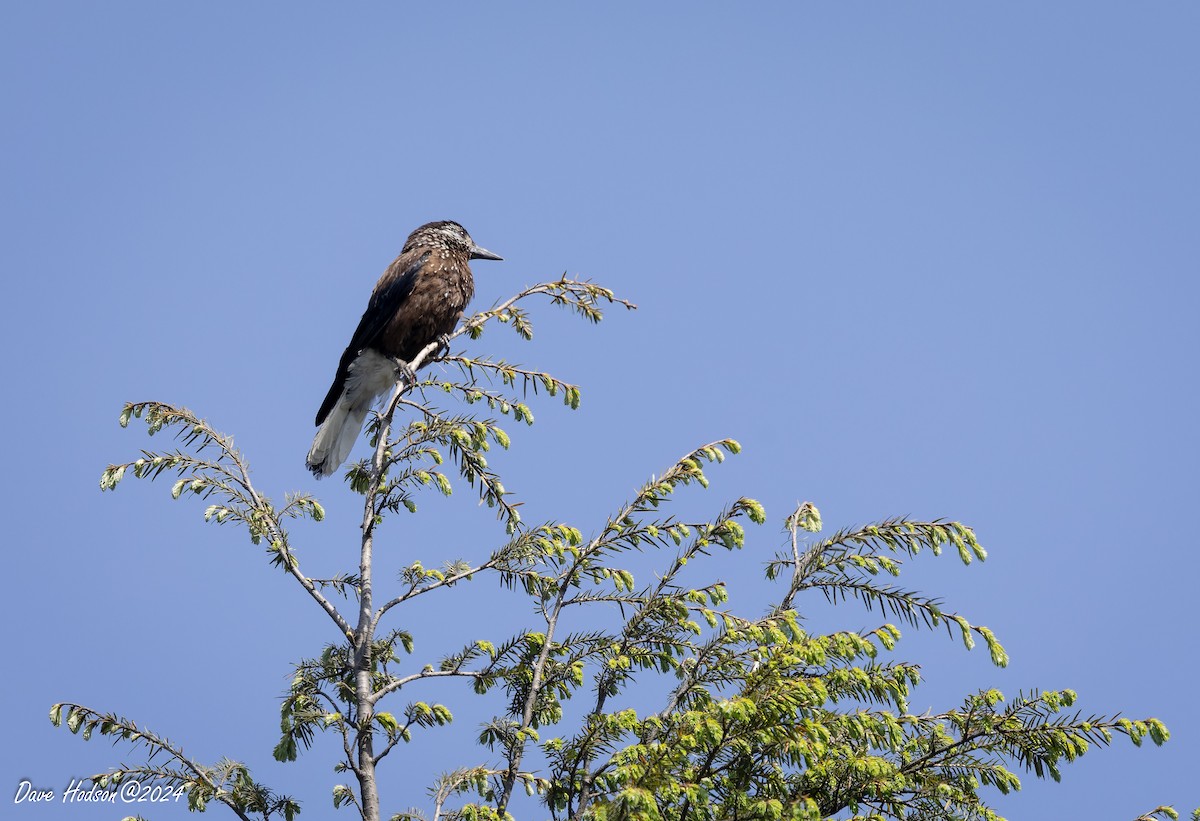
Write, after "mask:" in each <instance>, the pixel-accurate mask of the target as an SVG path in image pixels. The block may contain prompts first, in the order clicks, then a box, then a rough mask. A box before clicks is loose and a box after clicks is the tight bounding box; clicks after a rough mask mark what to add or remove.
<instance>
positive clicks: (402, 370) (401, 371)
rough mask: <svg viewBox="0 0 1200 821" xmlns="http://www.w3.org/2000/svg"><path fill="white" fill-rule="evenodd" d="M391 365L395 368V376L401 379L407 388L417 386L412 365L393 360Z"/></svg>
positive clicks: (415, 373) (400, 360)
mask: <svg viewBox="0 0 1200 821" xmlns="http://www.w3.org/2000/svg"><path fill="white" fill-rule="evenodd" d="M392 363H393V364H395V366H396V376H398V377H400V378H401V379H403V380H404V382H405V383H406V384H407V385H408V386H409V387H412V386H413V385H415V384H417V372H416V371H414V370H413V369H412V365H410V364H408V363H407V362H405V361H404V360H403V359H393V360H392Z"/></svg>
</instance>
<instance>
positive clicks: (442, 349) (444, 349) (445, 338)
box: [429, 334, 450, 360]
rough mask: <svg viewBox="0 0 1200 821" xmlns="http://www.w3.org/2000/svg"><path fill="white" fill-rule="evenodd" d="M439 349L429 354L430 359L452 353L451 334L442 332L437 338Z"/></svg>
mask: <svg viewBox="0 0 1200 821" xmlns="http://www.w3.org/2000/svg"><path fill="white" fill-rule="evenodd" d="M437 344H438V346H437V349H436V350H434V352H433V353H432V354H430V355H429V358H430V360H434V359H441V358H442V357H444V356H447V355H448V354H449V353H450V334H440V335H439V336H438V338H437Z"/></svg>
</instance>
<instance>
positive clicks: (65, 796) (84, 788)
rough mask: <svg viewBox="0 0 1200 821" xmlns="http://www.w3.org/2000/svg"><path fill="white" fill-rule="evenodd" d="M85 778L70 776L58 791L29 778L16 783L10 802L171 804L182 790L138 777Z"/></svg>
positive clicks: (176, 799) (180, 795)
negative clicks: (103, 783)
mask: <svg viewBox="0 0 1200 821" xmlns="http://www.w3.org/2000/svg"><path fill="white" fill-rule="evenodd" d="M89 784H90V779H87V778H72V779H71V783H70V784H68V785H67V788H66V789H65V790H63V791H62V792H61V793H58V792H55V791H54V790H47V789H45V788H42V787H35V786H33V782H32V781H30V780H29V779H27V778H26V779H22V781H21V783H19V784H17V792H16V794H15V795H13V803H14V804H34V805H36V804H52V803H53V804H171V803H174V802H176V801H178V800H179V799H180V798H182V797H183V796H184V795H186V793H185V792H184V789H183V787H164V786H162V785H160V784H145V783H142V782H141V781H125V782H123V783H122V784H120V785H114V786H111V787H99V786H97V785H95V784H91V785H90V786H89Z"/></svg>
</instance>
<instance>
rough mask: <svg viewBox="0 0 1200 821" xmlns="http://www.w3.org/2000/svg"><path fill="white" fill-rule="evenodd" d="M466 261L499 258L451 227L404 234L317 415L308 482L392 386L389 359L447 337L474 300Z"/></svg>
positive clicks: (339, 456) (340, 454) (330, 463)
mask: <svg viewBox="0 0 1200 821" xmlns="http://www.w3.org/2000/svg"><path fill="white" fill-rule="evenodd" d="M472 259H500V257H498V256H496V255H495V254H493V253H492V252H490V251H487V250H485V249H483V248H480V247H479V246H478V245H476V244H475V243H474V241H473V240H472V239H471V237H470V235H468V234H467V232H466V230H465V229H464V228H463V227H462V226H461V225H459V224H458V223H456V222H448V221H443V222H430V223H427V224H425V225H422V226H421V227H420V228H418V229H417V230H415V231H413V232H412V234H410V235H409V237H408V240H407V241H406V242H405V243H404V248H403V249H402V250H401V251H400V255H399V256H398V257H396V259H395V260H394V261H393V262H392V264H391V265H389V266H388V267H387V270H386V271H384V272H383V275H382V276H381V277H380V278H379V281H378V282H377V283H375V290H374V291H373V292H372V293H371V301H370V302H369V303H368V305H367V310H366V311H365V312H364V313H363V315H362V319H361V320H359V323H358V327H357V328H356V329H355V331H354V335H353V336H352V337H351V339H350V344H349V345H348V346H347V347H346V350H345V352H344V353H343V354H342V358H341V361H340V362H339V363H338V369H337V374H336V376H335V377H334V380H333V385H332V386H331V387H330V388H329V393H328V394H327V395H326V396H325V401H324V402H322V403H321V408H320V410H318V411H317V424H318V425H320V426H321V430H320V431H318V433H317V437H316V439H315V440H314V442H313V446H312V449H311V450H310V451H309V454H308V467H309V469H310V470H312V472H313V473H314V474H315V475H317V476H318V477H319V476H328V475H329V474H330V473H332V472H333V471H334V470H336V469H337V467H338V465H340V464H341V463H342V461H343V460H344V459H345V457H346V455H347V454H348V453H349V450H350V447H351V446H352V445H353V443H354V439H355V438H357V436H358V432H359V431H360V430H361V429H362V420H363V419H364V418H365V417H366V412H367V410H368V409H369V408H370V406H371V404H372V403H373V402H374V401H375V398H376V396H378V395H379V394H380V393H382V392H383V391H384V390H387V388H388V387H389V386H390V385H391V383H392V382H393V381H394V375H393V374H390V373H387V372H386V371H387V369H388V368H389V367H390V363H389V362H388V360H391V359H398V360H400V361H402V362H408V361H410V360H412V358H413V357H415V356H416V355H417V354H418V353H419V352H420V351H421V349H422V348H424V347H425V346H426V345H428V344H429V343H430V342H434V341H436V340H437V339H438V337H440V336H442V335H443V334H448V333H450V332H451V331H453V330H454V327H455V325H457V324H458V321H459V320H460V319H461V318H462V315H463V312H464V311H465V310H466V307H467V303H469V302H470V301H471V297H472V296H474V294H475V280H474V279H473V278H472V276H471V267H470V264H469V263H470V260H472ZM347 437H348V438H347Z"/></svg>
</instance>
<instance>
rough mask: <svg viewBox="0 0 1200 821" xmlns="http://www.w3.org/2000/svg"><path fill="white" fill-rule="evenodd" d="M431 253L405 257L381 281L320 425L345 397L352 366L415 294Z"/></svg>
mask: <svg viewBox="0 0 1200 821" xmlns="http://www.w3.org/2000/svg"><path fill="white" fill-rule="evenodd" d="M429 253H430V252H429V251H426V252H424V253H422V254H419V255H417V256H415V257H412V258H410V259H405V258H404V256H401V257H399V258H398V259H397V260H396V261H395V262H393V263H392V265H391V267H390V268H389V270H388V271H387V272H386V273H385V274H384V275H383V276H382V277H381V278H380V280H379V284H378V285H376V286H375V292H374V293H373V294H371V301H370V302H369V303H368V304H367V310H366V311H364V312H363V315H362V319H360V320H359V321H358V327H357V328H355V329H354V336H352V337H350V344H349V345H347V346H346V350H345V351H344V352H343V353H342V359H341V361H340V362H338V369H337V375H336V376H335V377H334V378H333V384H332V385H331V386H330V387H329V393H327V394H326V395H325V401H324V402H322V403H321V409H320V410H318V411H317V424H318V425H320V424H321V423H322V422H324V421H325V417H326V416H328V415H329V412H330V411H331V410H333V406H334V405H336V404H337V401H338V398H339V397H341V395H342V390H343V389H344V388H345V387H346V377H347V375H349V373H350V365H351V363H353V362H354V360H355V359H356V358H357V357H358V354H359V352H360V351H362V349H363V348H369V347H371V346H372V345H373V344H374V343H375V342H376V340H378V339H379V335H380V334H381V333H382V332H383V329H384V328H386V327H387V324H388V322H390V321H391V319H392V317H394V316H395V315H396V312H397V311H398V310H400V306H401V305H403V304H404V301H405V300H407V299H408V296H409V294H411V293H412V290H413V286H414V285H415V284H416V282H417V274H418V272H419V271H420V270H421V266H422V265H424V264H425V261H426V260H427V259H429ZM405 256H406V255H405Z"/></svg>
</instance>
